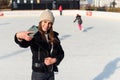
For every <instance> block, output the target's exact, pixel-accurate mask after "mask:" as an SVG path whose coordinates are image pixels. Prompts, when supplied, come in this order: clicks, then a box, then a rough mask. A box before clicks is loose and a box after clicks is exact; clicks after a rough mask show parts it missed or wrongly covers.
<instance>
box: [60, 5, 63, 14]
mask: <svg viewBox="0 0 120 80" xmlns="http://www.w3.org/2000/svg"><path fill="white" fill-rule="evenodd" d="M62 10H63V9H62V5H60V6H59V12H60V15H61V16H62Z"/></svg>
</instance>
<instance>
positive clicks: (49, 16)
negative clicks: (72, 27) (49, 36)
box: [40, 9, 55, 23]
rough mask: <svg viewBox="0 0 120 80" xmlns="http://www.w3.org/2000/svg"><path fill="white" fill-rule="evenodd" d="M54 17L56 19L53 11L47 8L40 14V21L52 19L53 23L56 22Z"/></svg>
mask: <svg viewBox="0 0 120 80" xmlns="http://www.w3.org/2000/svg"><path fill="white" fill-rule="evenodd" d="M54 19H55V18H54V15H53V13H52V12H51V11H50V10H49V9H46V10H45V11H43V12H42V13H41V15H40V22H41V21H42V20H50V21H51V22H52V23H54Z"/></svg>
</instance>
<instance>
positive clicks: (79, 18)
mask: <svg viewBox="0 0 120 80" xmlns="http://www.w3.org/2000/svg"><path fill="white" fill-rule="evenodd" d="M76 20H78V24H82V19H81V16H76V19H75V20H74V22H76Z"/></svg>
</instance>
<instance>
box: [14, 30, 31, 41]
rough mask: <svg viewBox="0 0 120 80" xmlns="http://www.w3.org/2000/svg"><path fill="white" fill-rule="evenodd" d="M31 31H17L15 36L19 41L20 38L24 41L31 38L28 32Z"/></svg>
mask: <svg viewBox="0 0 120 80" xmlns="http://www.w3.org/2000/svg"><path fill="white" fill-rule="evenodd" d="M30 33H32V32H30V31H22V32H18V33H16V37H17V39H18V40H19V41H21V40H23V39H24V40H26V41H30V40H32V37H30V36H29V34H30Z"/></svg>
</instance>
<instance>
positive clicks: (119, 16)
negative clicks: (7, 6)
mask: <svg viewBox="0 0 120 80" xmlns="http://www.w3.org/2000/svg"><path fill="white" fill-rule="evenodd" d="M42 11H43V10H35V11H32V10H31V11H30V10H28V11H21V10H20V11H19V10H18V11H1V12H0V17H7V16H9V17H14V16H40V13H41V12H42ZM52 12H53V13H54V15H55V16H59V11H58V10H52ZM76 14H80V15H82V16H95V17H105V18H115V19H120V13H115V12H101V11H86V10H63V16H73V15H76Z"/></svg>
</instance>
